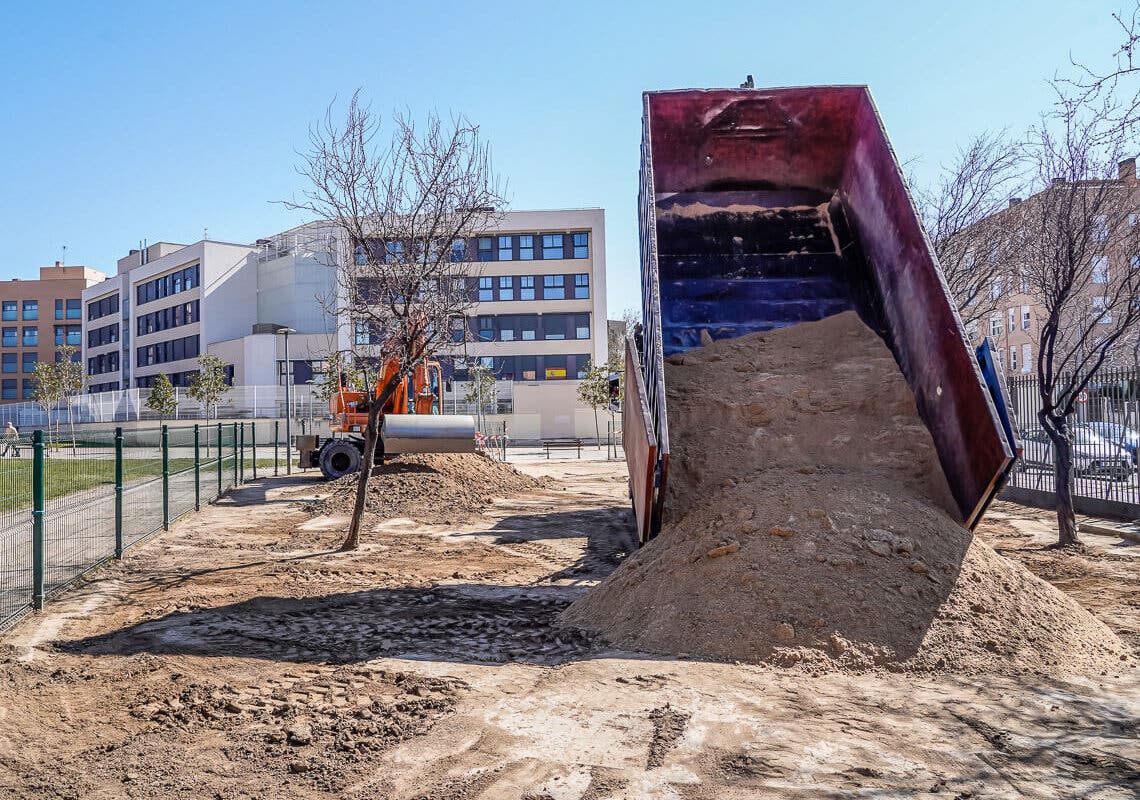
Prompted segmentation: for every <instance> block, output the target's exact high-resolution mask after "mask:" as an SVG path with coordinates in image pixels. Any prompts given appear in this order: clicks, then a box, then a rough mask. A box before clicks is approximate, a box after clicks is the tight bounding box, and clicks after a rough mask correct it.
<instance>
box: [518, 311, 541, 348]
mask: <svg viewBox="0 0 1140 800" xmlns="http://www.w3.org/2000/svg"><path fill="white" fill-rule="evenodd" d="M519 328H520V329H521V331H522V340H523V341H524V342H533V341H534V340H535V331H536V330H537V329H538V317H536V316H527V317H523V318H522V319H521V320H519Z"/></svg>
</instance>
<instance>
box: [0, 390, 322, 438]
mask: <svg viewBox="0 0 1140 800" xmlns="http://www.w3.org/2000/svg"><path fill="white" fill-rule="evenodd" d="M150 391H151V390H150V389H123V390H119V391H115V392H99V393H97V394H85V395H78V396H76V397H71V398H68V400H67V401H66V402H63V403H60V404H59V406H58V407H56V408H53V409H51V410H50V411H48V410H45V409H44V408H43V407H41V406H39V405H38V404H36V403H27V402H25V403H8V404H5V405H0V425H3V424H6V423H7V422H8V421H11V422H12V424H13V425H15V426H16V427H17V428H25V427H26V428H35V427H42V426H48V425H52V424H54V423H56V422H59V423H61V424H72V423H73V424H76V425H83V424H90V423H98V422H133V421H140V420H157V419H159V415H158V414H156V413H155V412H154V411H152V410H151V409H149V408H147V407H146V401H147V398H148V397H149V396H150ZM174 396H175V400H176V401H177V407H176V409H175V412H174V414H173V415H172V416H171V417H168V419H176V420H178V419H184V420H195V419H207V418H210V419H261V418H268V419H273V418H280V417H284V416H286V404H285V387H284V386H234V387H233V388H231V389H229V390H228V391H227V392H226V394H225V395H224V396H223V397H222V398H221V400H219V402H218V403H217V404H216V406H214V407H211V408H210V409H209V413H207V410H206V408H205V407H203V405H202V404H201V403H199V402H198V401H196V400H194V399H192V398H191V397H190V396H189V395H188V394H187V390H186V389H183V388H175V390H174ZM289 407H290V410H291V411H292V417H293V418H294V419H306V418H308V419H324V418H325V417H326V416H327V415H328V403H327V401H325V400H322V399H321V398H320V397H318V396H316V395H315V394H314V392H313V389H312V387H310V386H293V387H291V388H290V392H289Z"/></svg>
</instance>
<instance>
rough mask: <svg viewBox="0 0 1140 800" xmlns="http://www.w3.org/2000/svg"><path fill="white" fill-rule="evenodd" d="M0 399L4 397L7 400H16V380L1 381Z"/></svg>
mask: <svg viewBox="0 0 1140 800" xmlns="http://www.w3.org/2000/svg"><path fill="white" fill-rule="evenodd" d="M0 397H3V399H5V400H15V399H16V379H15V378H5V379H4V380H3V381H0Z"/></svg>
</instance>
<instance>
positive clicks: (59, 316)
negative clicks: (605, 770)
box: [55, 300, 63, 319]
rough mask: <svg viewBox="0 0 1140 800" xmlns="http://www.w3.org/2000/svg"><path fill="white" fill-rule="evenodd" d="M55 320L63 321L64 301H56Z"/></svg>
mask: <svg viewBox="0 0 1140 800" xmlns="http://www.w3.org/2000/svg"><path fill="white" fill-rule="evenodd" d="M55 318H56V319H63V301H62V300H56V301H55Z"/></svg>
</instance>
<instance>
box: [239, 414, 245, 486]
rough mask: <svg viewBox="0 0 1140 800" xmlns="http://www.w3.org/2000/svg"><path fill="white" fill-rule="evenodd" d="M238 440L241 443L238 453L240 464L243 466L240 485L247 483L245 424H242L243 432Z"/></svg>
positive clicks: (240, 432)
mask: <svg viewBox="0 0 1140 800" xmlns="http://www.w3.org/2000/svg"><path fill="white" fill-rule="evenodd" d="M238 438H239V440H240V441H241V448H240V450H239V451H238V463H239V464H241V472H240V476H241V480H240V481H239V482H240V483H245V423H244V422H243V423H241V430H240V431H239V433H238Z"/></svg>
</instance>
